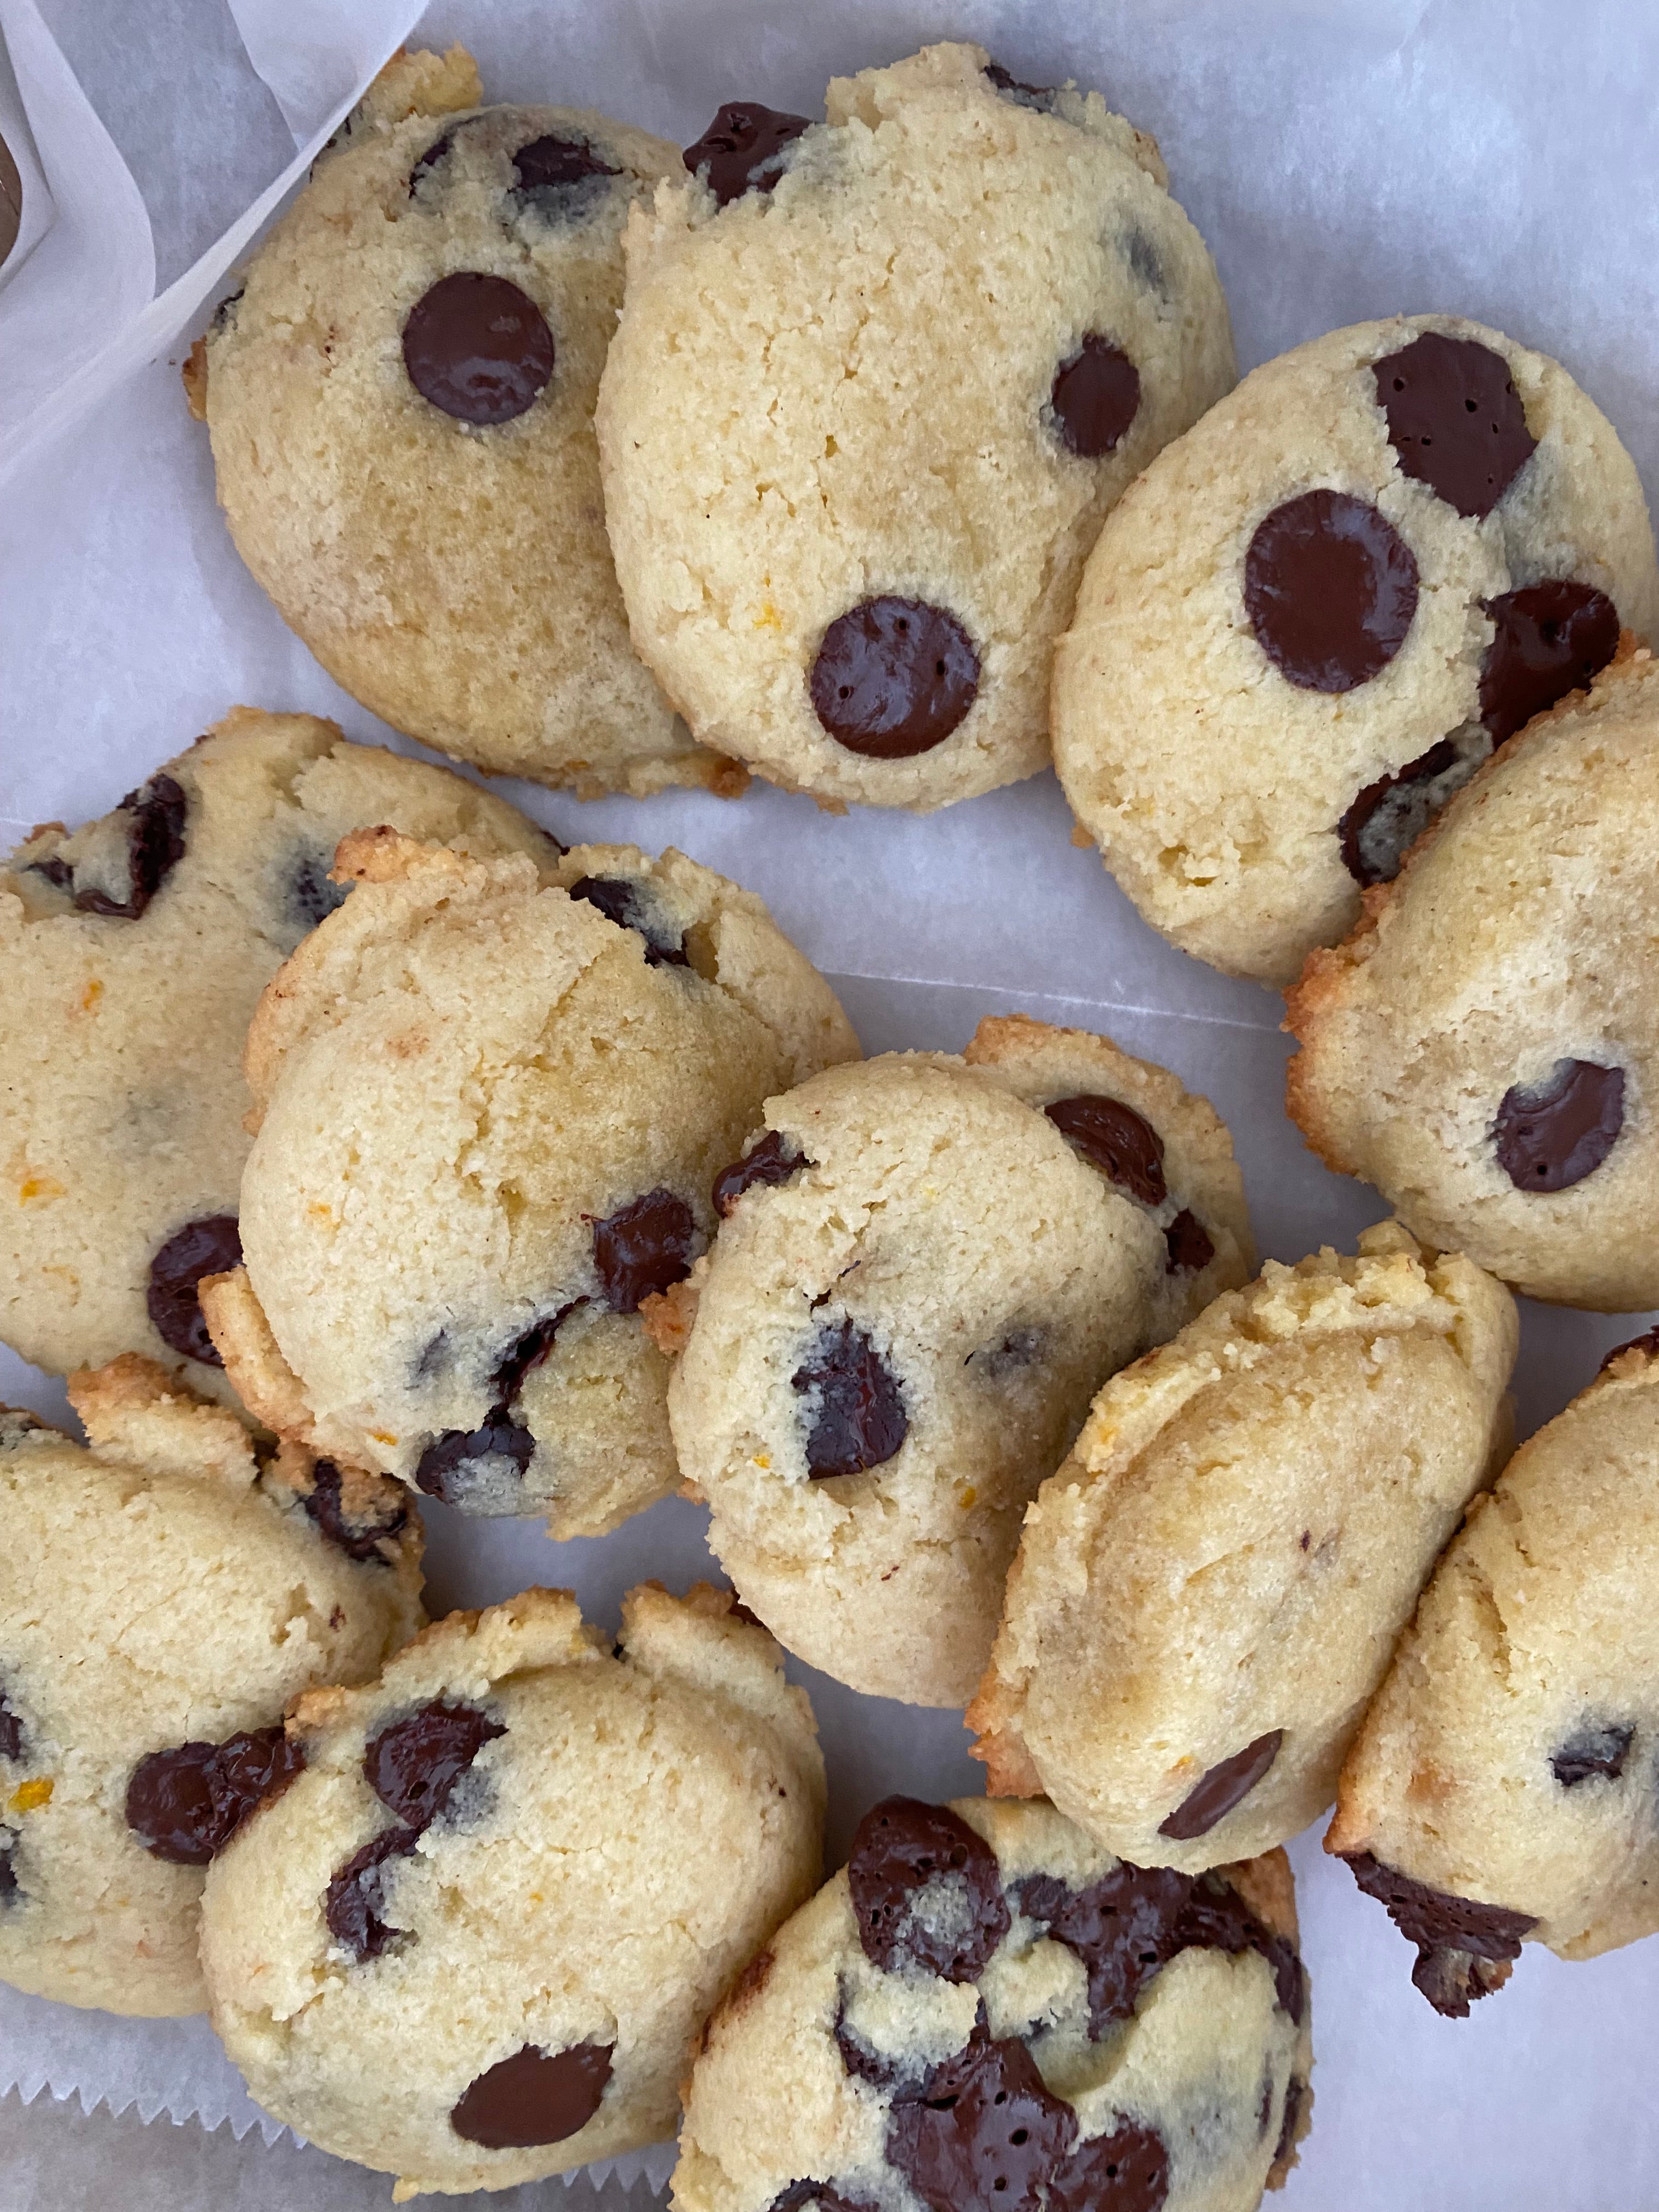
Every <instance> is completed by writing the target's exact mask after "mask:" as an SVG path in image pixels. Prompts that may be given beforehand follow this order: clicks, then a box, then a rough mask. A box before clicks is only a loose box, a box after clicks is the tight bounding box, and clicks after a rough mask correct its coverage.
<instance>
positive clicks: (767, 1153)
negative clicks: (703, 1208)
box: [714, 1129, 812, 1221]
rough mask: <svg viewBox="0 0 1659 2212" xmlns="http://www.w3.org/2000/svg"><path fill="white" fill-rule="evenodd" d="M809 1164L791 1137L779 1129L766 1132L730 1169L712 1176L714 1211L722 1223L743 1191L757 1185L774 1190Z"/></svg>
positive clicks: (723, 1169) (809, 1165)
mask: <svg viewBox="0 0 1659 2212" xmlns="http://www.w3.org/2000/svg"><path fill="white" fill-rule="evenodd" d="M811 1165H812V1162H811V1160H809V1159H808V1158H807V1157H806V1155H805V1152H800V1151H799V1150H798V1149H797V1147H796V1144H795V1140H794V1139H793V1137H786V1136H785V1134H784V1133H783V1131H782V1130H781V1129H769V1130H768V1131H767V1133H766V1134H765V1135H764V1136H763V1138H762V1139H761V1140H760V1142H759V1143H758V1144H757V1145H751V1146H750V1148H749V1150H748V1151H747V1152H745V1153H744V1156H743V1158H741V1159H740V1160H733V1161H732V1164H731V1166H730V1167H729V1168H722V1169H721V1170H720V1173H719V1174H718V1175H717V1176H715V1177H714V1211H715V1212H716V1213H718V1214H719V1216H720V1219H721V1220H722V1221H724V1220H725V1218H726V1215H727V1214H728V1213H730V1212H731V1211H732V1207H733V1206H735V1205H736V1204H737V1202H738V1200H739V1199H740V1198H741V1197H742V1196H743V1194H744V1191H746V1190H749V1189H751V1188H753V1186H754V1185H755V1184H756V1183H763V1184H766V1185H768V1186H769V1188H777V1186H778V1185H779V1184H781V1183H786V1182H788V1181H789V1180H790V1178H791V1176H796V1175H799V1172H800V1170H802V1169H803V1168H810V1167H811Z"/></svg>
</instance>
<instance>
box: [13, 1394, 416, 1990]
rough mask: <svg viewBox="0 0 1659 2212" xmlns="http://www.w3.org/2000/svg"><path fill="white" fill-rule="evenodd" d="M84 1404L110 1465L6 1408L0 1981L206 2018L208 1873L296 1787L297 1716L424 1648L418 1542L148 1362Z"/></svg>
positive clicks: (382, 1493) (400, 1503)
mask: <svg viewBox="0 0 1659 2212" xmlns="http://www.w3.org/2000/svg"><path fill="white" fill-rule="evenodd" d="M70 1403H71V1404H72V1405H73V1406H74V1407H75V1410H76V1413H78V1414H79V1415H80V1416H81V1419H82V1421H83V1422H84V1424H85V1425H86V1430H87V1434H88V1438H89V1439H90V1444H89V1446H82V1445H81V1444H77V1443H73V1442H71V1440H70V1438H69V1437H66V1436H62V1435H60V1434H59V1433H58V1431H57V1430H56V1429H51V1428H47V1427H46V1426H44V1425H42V1424H41V1423H40V1422H39V1421H37V1420H36V1419H34V1417H33V1414H30V1413H13V1412H10V1411H9V1410H7V1409H5V1408H3V1407H0V1980H3V1981H7V1982H10V1983H11V1984H13V1985H14V1986H15V1988H17V1989H20V1990H28V1991H30V1992H31V1994H33V1995H34V1996H47V1997H56V1998H58V1999H59V2000H60V2001H61V2002H64V2003H65V2004H74V2005H93V2006H97V2007H99V2008H100V2009H102V2010H104V2011H106V2012H119V2013H139V2014H143V2015H149V2016H152V2017H154V2016H158V2015H170V2014H177V2013H191V2012H199V2011H201V2010H202V2008H204V2005H205V2004H206V2002H207V1993H206V1990H205V1989H204V1986H203V1983H202V1977H201V1973H200V1971H199V1969H198V1967H197V1959H196V1948H197V1926H198V1921H199V1917H200V1916H199V1906H200V1903H201V1896H202V1884H203V1880H204V1872H203V1870H204V1868H205V1867H206V1865H207V1864H208V1863H209V1861H210V1859H211V1857H213V1855H214V1853H215V1852H216V1850H221V1849H222V1848H223V1846H224V1844H226V1843H227V1842H228V1839H229V1838H230V1836H231V1835H232V1834H233V1833H234V1832H235V1830H236V1828H237V1827H238V1826H239V1824H240V1822H241V1821H243V1820H246V1817H247V1815H248V1814H249V1813H250V1812H251V1811H252V1808H253V1807H254V1806H255V1805H256V1804H257V1803H258V1802H259V1800H260V1797H261V1796H262V1795H264V1794H265V1793H266V1792H269V1791H274V1790H283V1789H286V1788H287V1787H288V1786H289V1784H290V1783H291V1781H292V1780H293V1778H294V1776H295V1773H296V1772H297V1771H298V1754H297V1753H296V1752H295V1749H294V1748H293V1747H291V1746H289V1744H288V1743H287V1742H286V1741H285V1739H284V1737H283V1708H284V1706H285V1705H287V1704H288V1702H289V1699H292V1698H294V1697H295V1696H297V1695H298V1693H299V1692H301V1690H306V1689H309V1688H311V1687H312V1686H313V1685H315V1684H317V1683H320V1682H337V1681H361V1680H362V1679H363V1678H364V1677H365V1676H367V1675H370V1674H374V1673H375V1672H376V1670H377V1669H378V1668H380V1664H381V1662H383V1661H384V1660H386V1658H388V1657H389V1656H391V1654H392V1652H393V1651H394V1650H397V1649H398V1646H399V1645H400V1644H404V1643H406V1642H407V1641H408V1639H409V1638H410V1637H411V1636H412V1635H413V1634H414V1633H415V1632H416V1629H417V1628H418V1627H419V1626H420V1625H421V1623H422V1620H423V1619H424V1615H423V1614H422V1611H421V1607H420V1595H419V1594H420V1587H421V1565H420V1562H421V1523H420V1516H419V1515H418V1514H417V1513H416V1511H415V1510H413V1508H412V1507H411V1505H410V1501H409V1499H408V1498H407V1497H406V1496H405V1495H404V1492H401V1491H400V1490H399V1489H398V1487H397V1486H396V1485H395V1484H393V1483H390V1482H387V1481H386V1480H385V1479H384V1478H383V1477H380V1476H376V1475H363V1474H355V1473H352V1472H350V1471H349V1470H342V1469H341V1468H337V1467H333V1466H331V1465H330V1464H329V1462H326V1461H325V1460H313V1458H312V1456H311V1455H310V1454H309V1453H305V1452H301V1451H298V1450H296V1449H292V1448H285V1449H283V1451H282V1452H281V1453H280V1454H279V1455H278V1456H277V1457H276V1458H275V1459H273V1460H266V1461H264V1462H261V1461H260V1460H258V1458H256V1456H255V1453H254V1449H253V1446H252V1443H251V1442H250V1440H249V1437H248V1434H247V1431H246V1429H245V1428H244V1427H243V1425H242V1424H241V1422H240V1420H238V1419H237V1418H236V1416H235V1415H234V1413H231V1412H229V1411H228V1409H227V1408H226V1407H222V1406H215V1405H210V1404H208V1403H206V1402H205V1401H203V1400H201V1399H198V1398H196V1397H193V1396H191V1395H190V1394H189V1393H188V1392H186V1391H185V1390H183V1389H180V1388H179V1386H178V1384H177V1383H175V1381H174V1379H173V1376H170V1375H168V1374H167V1373H166V1372H165V1371H164V1370H162V1369H161V1368H159V1367H156V1366H155V1365H153V1364H152V1363H151V1362H150V1361H149V1360H146V1359H140V1358H137V1357H136V1356H134V1355H132V1354H128V1355H127V1356H125V1357H124V1358H120V1359H118V1360H115V1361H113V1362H112V1364H110V1365H108V1366H106V1367H104V1368H101V1369H100V1370H98V1371H97V1372H96V1373H93V1374H82V1375H75V1376H71V1377H70Z"/></svg>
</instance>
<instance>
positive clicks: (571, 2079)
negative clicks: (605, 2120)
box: [449, 2043, 611, 2150]
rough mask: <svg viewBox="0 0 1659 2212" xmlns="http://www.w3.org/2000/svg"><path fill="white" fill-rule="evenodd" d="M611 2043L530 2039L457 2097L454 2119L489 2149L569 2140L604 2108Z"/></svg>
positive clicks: (456, 2127) (461, 2132)
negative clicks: (549, 2044)
mask: <svg viewBox="0 0 1659 2212" xmlns="http://www.w3.org/2000/svg"><path fill="white" fill-rule="evenodd" d="M610 2079H611V2045H610V2044H608V2043H576V2044H573V2045H571V2046H570V2048H569V2049H568V2051H539V2050H538V2049H537V2047H536V2045H534V2044H533V2043H527V2044H526V2045H525V2046H524V2048H523V2050H522V2051H514V2052H513V2056H512V2057H510V2058H503V2059H501V2060H500V2061H499V2062H498V2063H496V2064H495V2065H494V2066H492V2067H490V2068H489V2069H488V2071H487V2072H485V2073H483V2074H480V2075H479V2076H478V2078H477V2081H474V2082H472V2083H471V2086H470V2087H468V2088H467V2089H466V2090H465V2092H464V2093H462V2095H461V2096H460V2097H459V2098H458V2099H457V2100H456V2103H455V2107H454V2109H453V2112H451V2113H450V2115H449V2124H450V2125H451V2127H453V2129H454V2130H455V2132H456V2134H457V2135H458V2136H465V2139H466V2141H467V2142H475V2143H482V2144H483V2147H484V2148H485V2149H486V2150H529V2149H532V2148H533V2147H534V2146H535V2145H536V2144H538V2143H555V2142H564V2141H565V2140H566V2138H567V2137H568V2136H574V2135H575V2134H577V2133H578V2132H579V2131H580V2130H581V2129H583V2128H585V2127H586V2125H587V2124H588V2122H589V2121H590V2120H591V2119H592V2117H593V2115H594V2113H595V2112H598V2111H599V2104H600V2101H601V2100H602V2099H603V2097H604V2095H605V2084H606V2082H607V2081H610Z"/></svg>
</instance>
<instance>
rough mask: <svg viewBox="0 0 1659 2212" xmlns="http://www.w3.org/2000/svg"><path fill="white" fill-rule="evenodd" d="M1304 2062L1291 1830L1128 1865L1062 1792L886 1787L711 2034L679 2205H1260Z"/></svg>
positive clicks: (1185, 2209)
mask: <svg viewBox="0 0 1659 2212" xmlns="http://www.w3.org/2000/svg"><path fill="white" fill-rule="evenodd" d="M1311 2063H1312V2045H1311V2039H1310V2019H1309V2005H1308V1984H1307V1977H1306V1975H1305V1973H1304V1970H1303V1966H1302V1963H1301V1960H1300V1958H1299V1957H1298V1955H1297V1926H1296V1900H1295V1894H1294V1892H1293V1889H1292V1887H1291V1869H1290V1867H1289V1864H1288V1863H1287V1862H1286V1860H1285V1855H1284V1853H1283V1852H1282V1851H1274V1852H1272V1853H1271V1854H1269V1855H1268V1856H1267V1857H1265V1858H1257V1859H1252V1860H1250V1861H1249V1862H1248V1863H1245V1864H1243V1865H1238V1866H1228V1867H1224V1868H1219V1869H1216V1870H1215V1871H1214V1872H1212V1873H1208V1874H1201V1875H1190V1874H1176V1873H1174V1872H1172V1871H1171V1870H1170V1869H1168V1868H1156V1869H1143V1868H1140V1867H1135V1866H1128V1865H1126V1864H1125V1863H1123V1862H1122V1861H1121V1860H1118V1859H1115V1858H1113V1857H1112V1856H1111V1855H1110V1853H1109V1852H1108V1851H1106V1850H1103V1849H1102V1848H1101V1846H1100V1845H1099V1844H1097V1843H1094V1842H1093V1841H1091V1838H1089V1837H1087V1836H1085V1834H1084V1833H1083V1832H1081V1830H1079V1829H1078V1828H1076V1827H1074V1826H1073V1825H1072V1823H1071V1822H1070V1821H1069V1820H1065V1819H1063V1818H1062V1817H1061V1816H1060V1814H1058V1813H1056V1812H1055V1811H1054V1809H1053V1808H1052V1807H1051V1806H1048V1805H1009V1804H998V1803H995V1802H987V1800H985V1799H983V1798H965V1799H962V1800H959V1801H958V1802H956V1803H955V1804H952V1805H924V1804H921V1803H919V1802H917V1801H916V1800H915V1798H909V1797H890V1798H888V1799H886V1800H885V1801H884V1802H883V1803H881V1804H879V1805H877V1806H876V1807H874V1808H872V1811H870V1812H869V1813H867V1814H866V1815H865V1817H864V1819H863V1820H862V1821H861V1822H860V1825H859V1828H858V1832H857V1833H856V1835H855V1836H854V1840H853V1855H852V1859H851V1862H850V1863H849V1864H848V1866H847V1867H845V1868H844V1869H842V1872H841V1873H840V1874H838V1875H836V1877H835V1879H834V1881H831V1882H830V1883H829V1885H828V1886H827V1887H825V1888H823V1889H822V1890H820V1891H819V1893H818V1894H817V1897H815V1898H814V1899H812V1901H811V1904H810V1905H806V1906H805V1907H804V1908H803V1909H802V1910H801V1911H799V1912H797V1913H796V1915H795V1916H794V1917H793V1919H792V1920H790V1921H788V1922H787V1923H786V1924H785V1925H784V1926H783V1927H782V1928H781V1929H780V1930H779V1932H778V1934H777V1935H776V1936H775V1937H774V1938H773V1941H772V1942H771V1943H770V1944H769V1946H768V1948H767V1949H766V1950H764V1951H763V1952H762V1954H760V1956H759V1958H758V1959H757V1960H755V1962H754V1965H753V1966H751V1967H750V1970H749V1972H747V1973H746V1974H745V1975H744V1977H743V1978H742V1980H741V1981H739V1982H738V1985H737V1987H736V1988H735V1989H734V1990H732V1994H731V1995H730V1996H728V1997H727V1998H726V2002H724V2003H723V2004H722V2005H721V2006H720V2009H719V2010H718V2011H717V2012H716V2013H715V2015H714V2018H713V2020H712V2021H710V2022H709V2024H708V2030H707V2032H706V2033H705V2034H704V2037H703V2040H702V2048H701V2049H700V2051H699V2052H698V2055H697V2063H696V2066H695V2067H694V2068H693V2069H692V2072H691V2081H690V2088H689V2090H688V2092H687V2095H686V2106H685V2125H684V2130H683V2131H682V2133H681V2136H680V2159H679V2164H678V2166H677V2167H676V2168H675V2171H674V2185H673V2186H674V2203H675V2204H676V2206H677V2207H678V2212H729V2208H731V2207H732V2206H744V2207H754V2208H757V2212H805V2208H810V2207H813V2206H816V2207H817V2212H878V2208H880V2207H884V2206H892V2205H898V2204H904V2205H910V2206H914V2205H916V2204H918V2203H919V2204H921V2206H923V2207H925V2208H927V2212H1105V2208H1107V2207H1110V2208H1111V2212H1164V2208H1167V2212H1199V2208H1200V2207H1203V2208H1204V2212H1251V2208H1253V2207H1254V2206H1255V2205H1256V2204H1257V2203H1259V2202H1260V2200H1261V2192H1262V2190H1263V2188H1264V2187H1266V2188H1270V2189H1271V2188H1277V2187H1279V2185H1280V2184H1281V2183H1282V2182H1283V2181H1284V2179H1285V2175H1286V2174H1287V2173H1288V2172H1289V2171H1290V2168H1291V2166H1293V2165H1294V2164H1295V2163H1296V2156H1297V2152H1296V2146H1297V2142H1298V2141H1299V2140H1300V2139H1301V2137H1302V2136H1304V2135H1305V2134H1306V2132H1307V2130H1308V2125H1309V2122H1310V2118H1311V2106H1312V2100H1311V2097H1310V2094H1309V2090H1308V2076H1309V2069H1310V2065H1311Z"/></svg>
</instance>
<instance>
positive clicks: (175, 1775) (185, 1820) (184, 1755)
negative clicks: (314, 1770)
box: [126, 1726, 306, 1866]
mask: <svg viewBox="0 0 1659 2212" xmlns="http://www.w3.org/2000/svg"><path fill="white" fill-rule="evenodd" d="M305 1763H306V1762H305V1753H303V1752H302V1751H301V1749H300V1747H299V1745H298V1744H297V1743H292V1742H290V1741H289V1738H288V1737H287V1736H286V1735H284V1734H283V1729H281V1727H280V1726H279V1727H276V1728H266V1729H255V1730H254V1731H253V1732H252V1734H251V1735H233V1736H230V1737H228V1738H227V1740H226V1741H224V1742H223V1743H181V1744H179V1745H176V1746H175V1747H173V1749H172V1750H170V1751H153V1752H151V1753H149V1755H148V1757H146V1758H143V1759H140V1760H139V1762H138V1764H137V1766H135V1767H134V1768H133V1770H132V1776H131V1780H130V1781H129V1782H128V1784H127V1798H126V1821H127V1826H128V1827H130V1828H131V1830H132V1832H133V1833H134V1834H135V1835H136V1836H137V1838H138V1840H139V1841H140V1843H142V1844H143V1846H144V1849H145V1850H147V1851H151V1852H153V1853H154V1854H155V1857H157V1858H158V1859H167V1860H169V1861H171V1862H172V1863H173V1865H175V1866H206V1864H207V1863H208V1862H209V1860H210V1859H211V1858H212V1857H213V1856H214V1854H215V1852H216V1851H222V1850H223V1849H224V1847H225V1845H226V1844H228V1842H229V1841H230V1839H231V1838H232V1837H233V1836H234V1834H235V1832H236V1831H237V1829H238V1828H240V1826H241V1825H242V1823H243V1821H244V1820H246V1818H247V1816H248V1814H250V1813H252V1811H253V1809H254V1808H255V1807H256V1806H258V1805H259V1804H261V1803H262V1802H264V1800H265V1799H266V1798H267V1797H276V1796H281V1794H282V1792H283V1790H286V1789H287V1788H288V1786H289V1783H291V1782H292V1781H293V1780H294V1779H295V1776H296V1775H298V1774H300V1773H301V1771H303V1770H304V1767H305Z"/></svg>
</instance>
